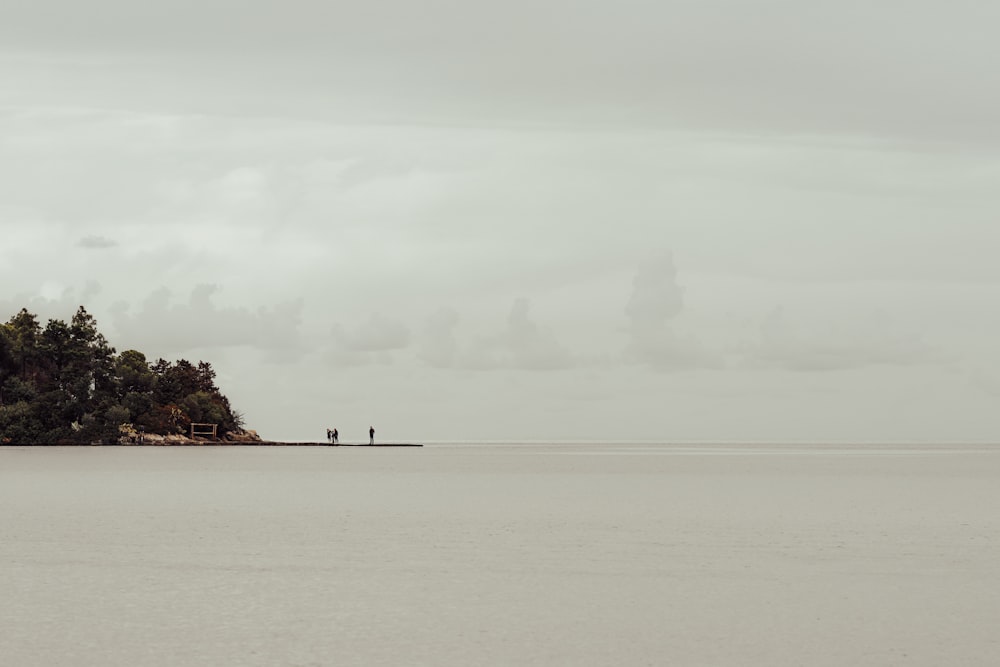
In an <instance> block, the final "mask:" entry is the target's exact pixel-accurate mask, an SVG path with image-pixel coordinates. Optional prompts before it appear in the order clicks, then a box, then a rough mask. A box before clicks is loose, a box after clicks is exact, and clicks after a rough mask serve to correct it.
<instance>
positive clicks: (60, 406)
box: [0, 306, 264, 445]
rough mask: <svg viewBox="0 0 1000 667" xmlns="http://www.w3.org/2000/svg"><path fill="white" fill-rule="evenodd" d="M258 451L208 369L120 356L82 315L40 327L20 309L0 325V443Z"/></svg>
mask: <svg viewBox="0 0 1000 667" xmlns="http://www.w3.org/2000/svg"><path fill="white" fill-rule="evenodd" d="M203 443H232V444H243V443H247V444H251V443H252V444H257V443H261V444H263V443H264V441H263V440H261V438H260V437H259V436H258V435H257V434H256V433H255V432H254V431H252V430H248V429H246V428H245V427H244V423H243V415H242V414H241V413H240V412H239V411H237V410H235V409H233V407H232V405H230V403H229V399H228V398H226V396H225V395H223V394H222V392H221V391H220V390H219V388H218V387H217V386H216V384H215V371H214V370H213V369H212V366H211V364H210V363H208V362H206V361H199V362H198V363H197V364H194V363H191V362H189V361H187V360H186V359H179V360H177V361H174V362H170V361H167V360H165V359H162V358H161V359H157V360H156V361H154V362H148V361H147V360H146V356H145V355H144V354H143V353H142V352H139V351H138V350H125V351H124V352H121V353H118V352H117V351H116V350H115V348H113V347H111V345H110V344H109V343H108V341H107V339H106V338H105V337H104V335H103V334H101V333H100V332H99V331H98V329H97V322H96V321H95V319H94V318H93V316H91V315H90V314H89V313H88V312H87V310H86V309H85V308H84V307H83V306H80V308H79V309H78V310H77V311H76V314H75V315H73V318H72V319H71V320H70V321H69V322H68V323H67V322H65V321H63V320H59V319H50V320H49V321H48V323H47V324H46V325H45V326H44V327H43V326H42V325H41V324H40V323H39V321H38V317H37V316H36V315H34V314H33V313H30V312H28V310H27V309H25V308H22V309H21V311H20V312H18V313H17V314H16V315H14V316H13V317H11V318H10V319H9V320H8V321H7V322H6V323H5V324H2V325H0V444H5V445H41V444H45V445H90V444H107V445H112V444H203Z"/></svg>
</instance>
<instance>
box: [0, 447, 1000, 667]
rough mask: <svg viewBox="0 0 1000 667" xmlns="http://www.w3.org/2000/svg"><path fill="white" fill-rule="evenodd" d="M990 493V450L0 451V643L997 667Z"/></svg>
mask: <svg viewBox="0 0 1000 667" xmlns="http://www.w3.org/2000/svg"><path fill="white" fill-rule="evenodd" d="M997 508H1000V450H994V449H990V448H984V447H980V448H975V447H962V446H955V447H945V446H938V447H903V446H896V447H833V446H815V447H791V446H764V445H754V446H747V447H740V446H711V447H690V446H688V447H681V446H657V445H610V444H609V445H531V446H510V445H507V446H504V445H490V446H466V447H463V446H460V445H454V446H436V447H424V448H422V449H381V450H367V449H361V448H349V449H333V448H254V447H247V448H240V447H233V448H91V447H86V448H0V656H3V659H2V662H3V664H10V665H22V666H29V665H101V666H113V665H123V666H124V665H129V666H131V665H137V664H142V665H171V666H174V665H182V664H183V665H220V664H225V665H352V664H357V665H435V666H438V665H462V666H465V665H472V664H476V665H574V666H576V665H619V664H625V665H644V664H649V665H664V664H679V665H768V666H772V665H803V664H806V665H838V666H840V665H894V664H900V665H902V664H906V665H942V664H962V665H995V664H1000V642H998V639H997V634H996V627H997V624H998V622H1000V593H998V591H1000V558H998V557H997V554H1000V510H998V509H997Z"/></svg>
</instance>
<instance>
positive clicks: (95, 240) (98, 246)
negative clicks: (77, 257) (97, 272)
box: [77, 236, 118, 250]
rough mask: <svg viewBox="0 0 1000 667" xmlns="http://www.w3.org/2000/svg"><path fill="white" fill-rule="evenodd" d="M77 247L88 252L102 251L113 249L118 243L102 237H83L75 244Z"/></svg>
mask: <svg viewBox="0 0 1000 667" xmlns="http://www.w3.org/2000/svg"><path fill="white" fill-rule="evenodd" d="M77 245H78V246H80V247H81V248H87V249H90V250H103V249H105V248H114V247H115V246H117V245H118V242H117V241H113V240H111V239H109V238H106V237H104V236H84V237H83V238H82V239H80V240H79V242H77Z"/></svg>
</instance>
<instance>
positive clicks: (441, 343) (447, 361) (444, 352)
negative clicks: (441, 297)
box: [417, 308, 459, 368]
mask: <svg viewBox="0 0 1000 667" xmlns="http://www.w3.org/2000/svg"><path fill="white" fill-rule="evenodd" d="M458 322H459V316H458V313H456V312H455V311H454V310H451V309H447V308H443V309H441V310H438V311H436V312H434V313H432V314H431V315H430V316H429V317H428V318H427V322H426V324H425V325H424V329H423V331H422V332H421V334H420V339H419V347H418V351H417V356H418V357H419V358H420V359H421V360H423V361H424V362H426V363H427V364H428V365H430V366H432V367H434V368H450V367H452V366H453V365H454V364H455V359H456V356H457V354H458V342H457V341H456V339H455V328H456V327H457V326H458Z"/></svg>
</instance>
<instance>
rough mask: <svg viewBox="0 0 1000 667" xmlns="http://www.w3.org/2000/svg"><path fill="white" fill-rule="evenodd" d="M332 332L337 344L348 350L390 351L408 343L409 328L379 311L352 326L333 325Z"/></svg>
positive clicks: (401, 347)
mask: <svg viewBox="0 0 1000 667" xmlns="http://www.w3.org/2000/svg"><path fill="white" fill-rule="evenodd" d="M332 333H333V338H334V340H335V341H336V342H337V343H338V345H339V346H340V347H341V348H343V349H344V350H347V351H349V352H374V353H380V352H390V351H392V350H401V349H403V348H405V347H407V346H408V345H409V344H410V330H409V329H408V328H407V327H406V325H405V324H403V323H402V322H400V321H398V320H395V319H392V318H389V317H385V316H383V315H382V314H380V313H373V314H371V315H369V316H368V319H366V320H365V321H364V322H361V323H360V324H358V325H357V326H355V327H352V328H348V327H344V326H343V325H338V326H335V327H334V328H333V332H332Z"/></svg>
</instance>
